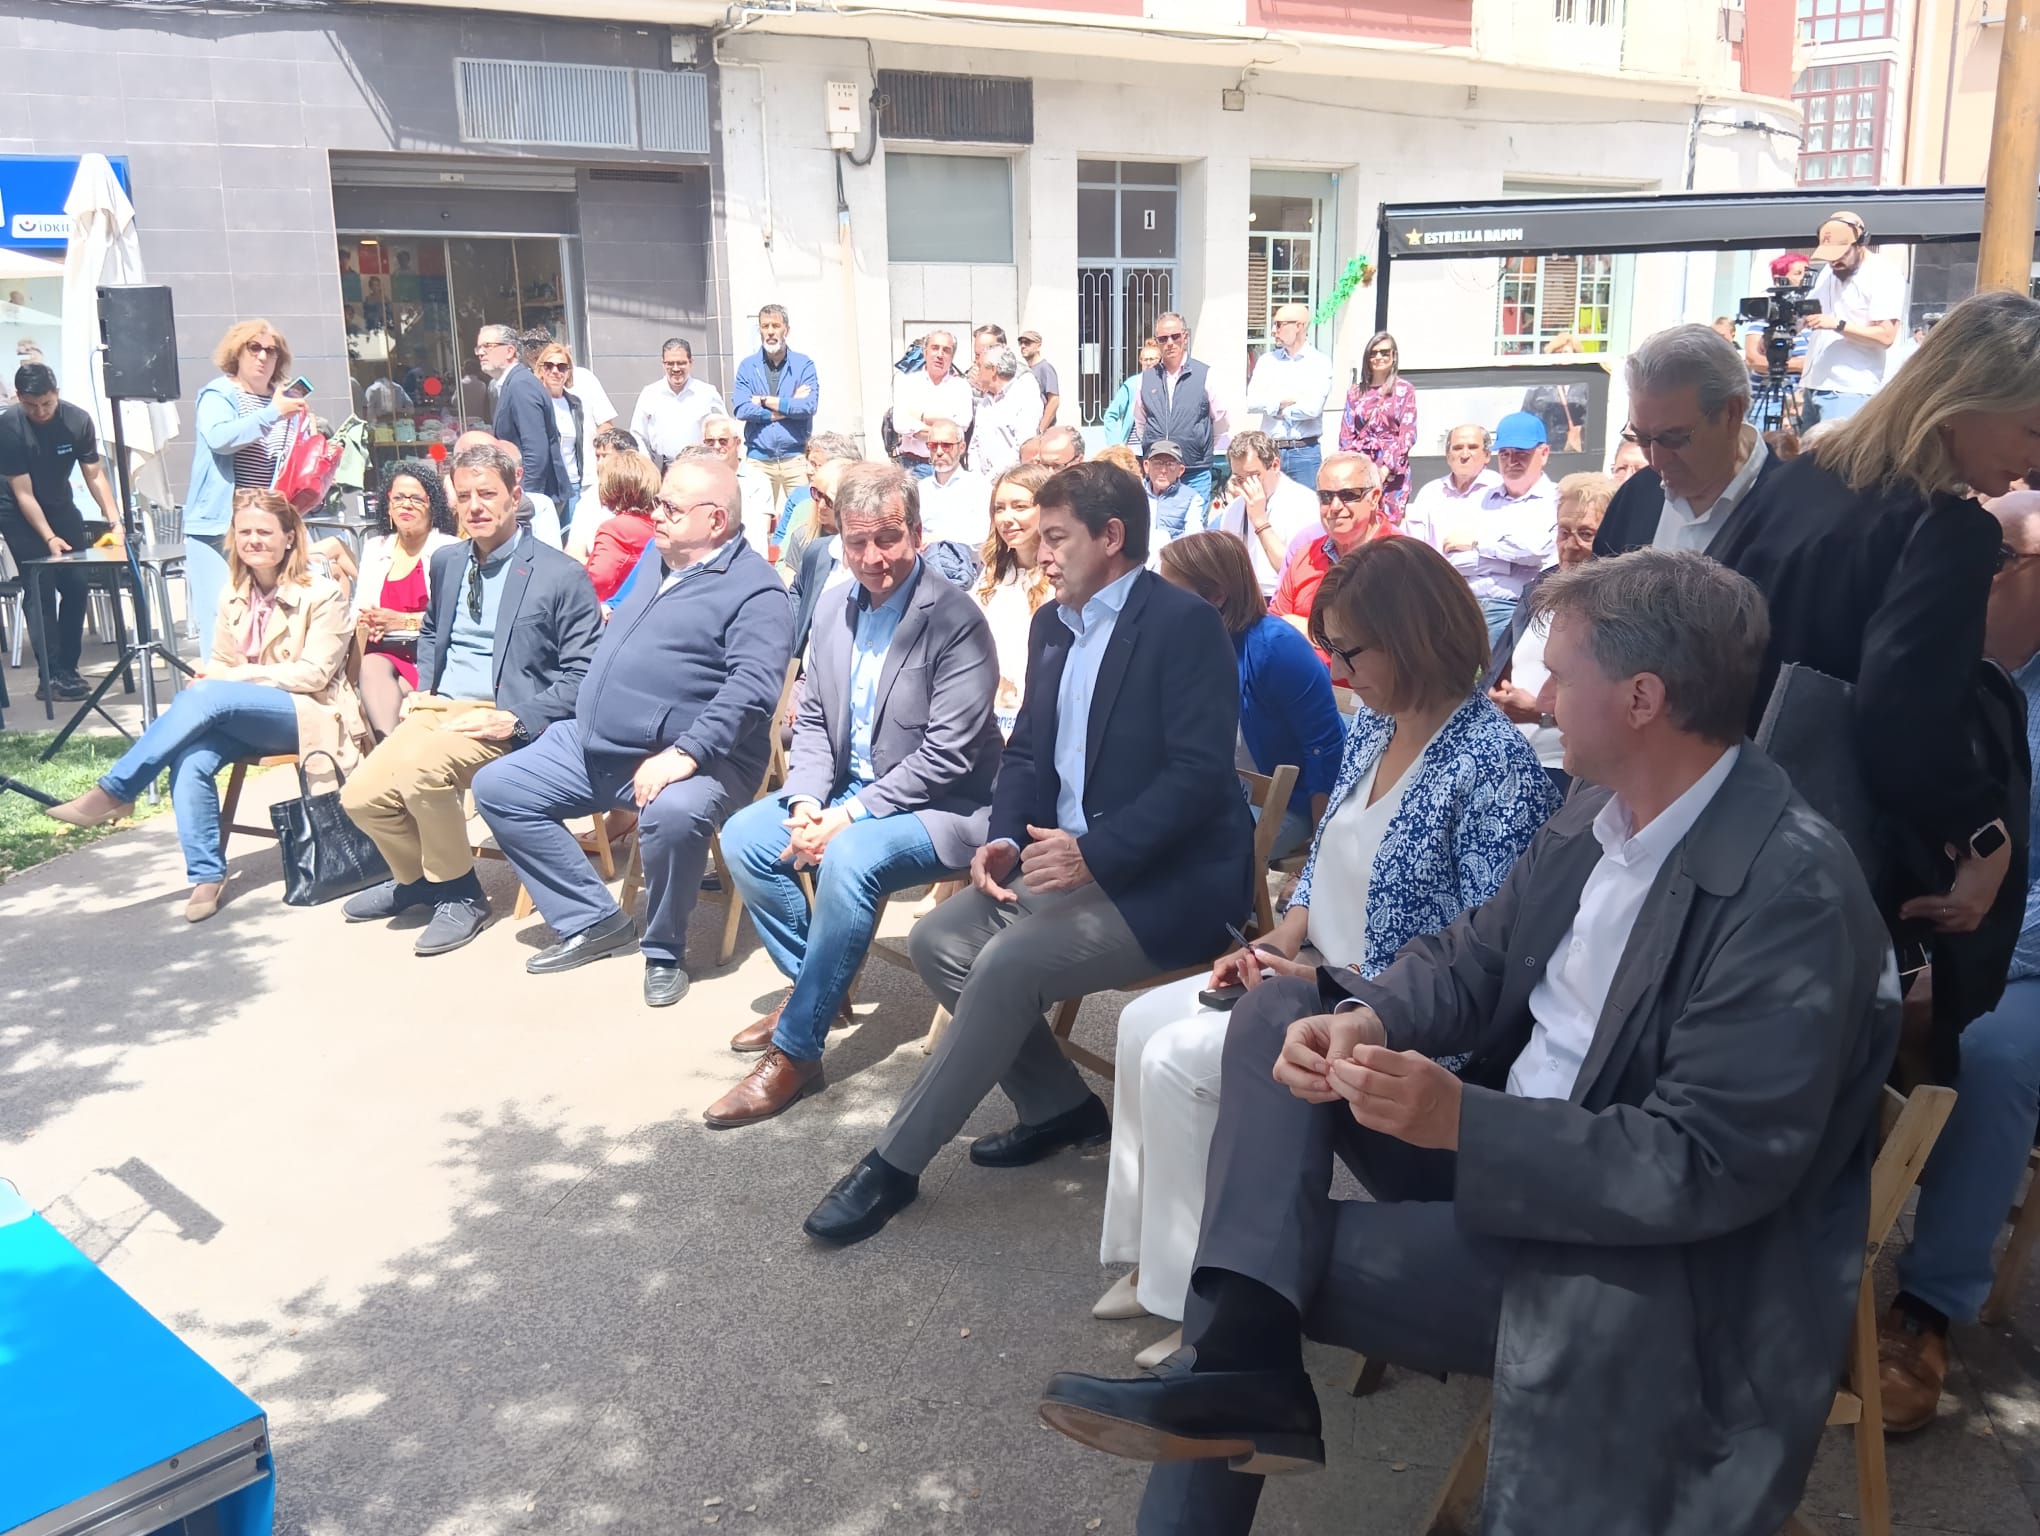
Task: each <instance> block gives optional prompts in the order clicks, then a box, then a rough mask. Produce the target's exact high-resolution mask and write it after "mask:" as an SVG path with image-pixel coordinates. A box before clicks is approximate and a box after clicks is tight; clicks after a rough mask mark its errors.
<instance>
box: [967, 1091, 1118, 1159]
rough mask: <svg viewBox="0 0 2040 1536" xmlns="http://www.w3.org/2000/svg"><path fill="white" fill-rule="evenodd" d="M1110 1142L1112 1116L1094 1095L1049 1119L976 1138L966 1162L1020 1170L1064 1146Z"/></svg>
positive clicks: (1087, 1145)
mask: <svg viewBox="0 0 2040 1536" xmlns="http://www.w3.org/2000/svg"><path fill="white" fill-rule="evenodd" d="M1111 1139H1112V1116H1111V1115H1110V1114H1109V1113H1108V1112H1107V1111H1106V1108H1105V1104H1104V1101H1103V1100H1102V1099H1100V1098H1099V1097H1098V1095H1097V1094H1095V1093H1094V1094H1091V1095H1089V1096H1088V1097H1087V1098H1086V1099H1085V1100H1084V1102H1083V1103H1081V1104H1079V1105H1078V1106H1077V1107H1076V1108H1075V1109H1072V1110H1069V1111H1067V1112H1066V1113H1063V1114H1060V1115H1057V1116H1056V1117H1055V1118H1054V1119H1053V1120H1044V1121H1042V1123H1041V1124H1039V1125H1016V1126H1014V1127H1013V1129H1012V1130H1010V1131H1000V1132H999V1133H998V1134H997V1135H996V1136H980V1137H979V1138H978V1139H977V1140H976V1141H974V1142H972V1143H971V1144H970V1160H971V1161H972V1162H974V1163H976V1164H977V1165H978V1166H979V1167H980V1168H1024V1167H1026V1166H1027V1165H1028V1164H1029V1163H1038V1162H1040V1161H1041V1160H1042V1159H1043V1158H1044V1157H1047V1156H1049V1155H1050V1154H1051V1153H1055V1152H1060V1151H1061V1150H1062V1149H1063V1148H1064V1147H1097V1146H1103V1145H1104V1144H1105V1143H1106V1142H1108V1141H1110V1140H1111Z"/></svg>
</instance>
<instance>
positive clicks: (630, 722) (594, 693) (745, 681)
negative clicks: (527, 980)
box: [474, 459, 793, 1008]
mask: <svg viewBox="0 0 2040 1536" xmlns="http://www.w3.org/2000/svg"><path fill="white" fill-rule="evenodd" d="M739 506H740V501H739V497H738V492H737V479H736V476H735V475H733V474H731V473H730V471H729V468H728V466H726V465H724V464H722V463H720V462H718V461H715V460H710V459H682V460H680V461H678V462H677V463H675V464H674V466H673V467H672V469H670V470H669V471H667V474H666V483H665V486H664V488H663V490H662V492H661V494H660V496H659V500H658V504H657V506H656V508H655V509H654V511H653V514H652V516H653V524H654V533H653V541H654V544H655V545H656V547H657V550H658V555H657V560H656V563H655V562H654V561H653V560H652V559H651V557H649V556H647V559H646V561H645V562H644V568H643V569H642V570H641V572H640V574H639V577H638V579H637V580H636V581H635V583H634V584H633V589H632V593H631V595H630V597H629V598H628V599H627V600H626V601H625V602H624V604H623V606H622V607H621V608H620V609H619V610H618V611H617V613H616V615H615V616H614V617H613V618H612V619H611V620H610V621H609V627H608V629H607V630H606V631H605V632H604V634H603V636H602V643H601V645H600V646H598V647H597V648H596V651H595V660H594V662H593V664H592V665H591V666H590V667H589V669H588V676H587V679H586V680H585V681H584V682H583V683H582V685H581V693H580V698H579V701H578V703H577V706H576V708H575V711H574V718H573V719H571V720H562V721H560V722H559V723H558V724H556V725H554V726H552V727H551V728H549V729H548V730H547V731H546V733H545V734H544V735H543V736H541V737H540V738H539V739H538V740H537V741H536V742H534V743H533V744H532V745H531V746H530V747H528V748H527V749H525V750H524V751H523V752H520V753H517V754H515V755H514V756H513V757H506V758H503V759H501V760H499V761H498V762H495V763H492V764H490V765H489V767H488V768H485V769H484V770H483V771H482V772H480V773H478V774H476V775H475V781H474V791H475V805H476V807H477V808H478V809H479V810H480V811H481V813H482V817H483V819H484V820H485V821H487V822H488V824H489V829H490V830H491V831H492V832H494V833H495V835H496V844H497V846H498V847H499V848H501V849H502V850H503V854H504V856H505V857H506V858H508V859H509V861H510V863H511V865H512V867H513V868H515V869H516V871H517V875H518V878H519V879H521V880H522V881H523V882H524V884H525V887H526V889H528V890H529V891H530V892H531V896H532V900H533V902H534V903H536V905H537V907H538V910H539V912H540V913H541V914H542V915H543V916H544V917H545V920H546V921H547V922H548V923H550V924H551V925H552V929H553V932H554V933H556V934H558V935H559V941H558V942H557V943H555V944H553V945H552V946H551V947H550V948H548V949H543V950H541V951H539V952H538V953H537V954H536V955H533V956H532V957H531V959H530V960H528V961H526V962H525V967H524V968H525V969H526V970H527V971H530V972H531V973H533V974H534V975H547V974H550V973H552V972H554V971H567V970H572V969H573V968H574V967H576V966H579V965H585V964H587V963H588V962H589V961H591V960H599V959H601V958H602V957H603V956H605V955H611V954H615V953H617V952H618V951H619V950H623V949H627V948H629V947H630V946H631V945H632V944H637V945H638V946H639V947H640V948H641V949H643V951H644V956H645V1001H646V1002H647V1003H649V1004H650V1005H651V1006H652V1007H654V1008H663V1007H666V1006H668V1005H670V1004H673V1003H677V1002H678V1001H679V1000H680V998H681V996H682V994H684V993H685V992H686V990H687V972H686V970H685V968H684V967H683V966H682V964H681V962H682V960H683V958H684V951H685V948H686V941H687V919H688V917H689V916H690V915H691V913H692V912H693V909H694V900H695V897H696V895H697V893H698V892H699V891H700V888H701V875H702V869H703V867H704V865H705V864H706V863H707V860H708V843H709V838H710V837H711V836H713V835H714V833H715V830H716V828H717V827H718V826H719V825H721V823H722V819H723V817H724V816H725V815H726V814H727V813H728V812H730V811H731V810H733V809H735V808H736V807H737V806H740V805H744V804H746V803H748V802H749V801H750V799H751V798H752V796H753V795H755V794H756V793H757V791H758V785H759V783H760V782H761V781H762V780H763V778H764V776H765V763H766V758H767V755H768V753H769V751H770V733H771V731H772V729H773V726H774V724H775V721H774V718H773V717H774V714H775V712H776V710H777V707H778V703H779V694H780V689H781V688H782V686H783V685H784V682H785V678H786V663H787V659H788V657H789V656H790V655H791V654H792V652H793V618H792V614H791V613H790V611H789V609H788V604H787V601H786V589H785V587H783V586H781V585H780V582H779V578H778V577H777V576H776V575H774V574H773V571H772V567H771V566H770V565H769V564H767V563H766V560H765V557H764V556H763V555H761V554H759V553H758V552H757V551H756V550H754V549H752V548H751V547H750V546H749V545H748V544H747V543H745V541H744V536H743V528H742V524H741V522H740V521H739V518H738V511H739ZM611 807H633V808H635V809H636V811H637V813H638V849H639V857H640V859H641V860H642V862H643V865H644V872H645V891H646V908H645V928H644V935H643V938H642V940H640V938H639V935H638V931H637V926H636V924H635V923H633V922H632V921H631V916H630V914H629V913H628V912H625V911H623V910H622V909H621V908H620V907H618V906H617V904H616V901H615V899H614V898H613V897H611V896H610V894H609V891H608V888H607V887H606V886H604V885H603V883H602V879H601V877H600V876H599V875H597V874H596V873H595V871H594V870H593V869H592V868H590V867H589V864H588V858H587V855H586V854H584V853H583V852H582V851H581V848H580V845H579V844H578V843H577V842H576V841H575V840H574V837H573V834H572V833H570V832H568V831H567V829H566V827H565V826H564V825H563V823H564V822H565V821H566V819H567V818H568V817H571V816H587V815H591V814H593V815H599V814H601V813H603V812H605V811H607V810H609V809H610V808H611Z"/></svg>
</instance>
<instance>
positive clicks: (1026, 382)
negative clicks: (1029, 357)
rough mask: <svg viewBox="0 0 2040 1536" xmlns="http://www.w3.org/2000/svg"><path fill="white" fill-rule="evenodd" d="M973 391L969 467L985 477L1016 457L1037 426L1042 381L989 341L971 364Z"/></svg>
mask: <svg viewBox="0 0 2040 1536" xmlns="http://www.w3.org/2000/svg"><path fill="white" fill-rule="evenodd" d="M970 382H971V385H972V387H973V388H975V389H976V390H977V394H978V398H977V413H976V420H975V421H974V423H973V424H972V427H971V437H970V467H971V469H972V470H973V471H974V472H975V473H977V474H980V475H983V476H984V477H985V478H986V479H987V480H993V479H996V478H997V477H998V476H1000V475H1002V474H1004V473H1005V472H1006V471H1007V470H1009V469H1011V468H1012V467H1013V466H1014V465H1015V464H1018V463H1019V462H1020V445H1021V444H1022V443H1024V442H1025V441H1026V440H1027V439H1028V438H1030V437H1032V436H1033V435H1034V433H1035V431H1036V429H1037V428H1039V427H1040V425H1041V386H1040V385H1038V384H1036V383H1035V382H1034V375H1033V374H1031V373H1029V372H1028V371H1027V369H1026V367H1025V366H1024V365H1023V364H1022V363H1021V361H1020V359H1019V357H1018V356H1016V355H1015V354H1014V351H1013V349H1012V348H1011V347H1009V346H1007V345H1005V344H1004V343H1003V342H994V343H993V344H992V345H991V346H989V347H987V348H986V349H985V354H984V356H983V357H982V358H981V359H980V360H979V361H978V364H977V366H976V367H974V368H973V369H971V379H970Z"/></svg>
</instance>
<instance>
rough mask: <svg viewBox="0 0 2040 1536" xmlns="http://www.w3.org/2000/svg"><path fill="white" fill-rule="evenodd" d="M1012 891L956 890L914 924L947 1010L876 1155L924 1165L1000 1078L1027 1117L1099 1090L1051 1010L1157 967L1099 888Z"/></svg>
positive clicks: (925, 973) (926, 974)
mask: <svg viewBox="0 0 2040 1536" xmlns="http://www.w3.org/2000/svg"><path fill="white" fill-rule="evenodd" d="M1007 889H1008V890H1010V891H1012V892H1013V894H1014V896H1015V897H1017V898H1018V899H1017V900H1016V901H1015V902H1014V903H1013V904H1012V905H1011V906H1003V905H1001V904H1000V903H998V902H996V901H993V900H992V899H991V898H990V897H988V896H983V895H980V894H979V893H978V892H977V891H976V890H975V889H967V890H962V891H959V892H957V894H956V895H954V896H952V897H950V898H949V900H947V901H945V902H943V903H942V905H940V906H939V907H937V908H936V909H935V910H934V911H933V912H930V913H929V914H928V915H927V916H926V917H924V918H922V919H921V920H920V921H919V922H918V923H916V924H915V925H914V930H913V933H912V935H911V937H910V938H909V940H908V946H907V947H908V949H909V950H910V951H911V952H912V954H913V958H914V969H915V970H917V971H919V972H920V973H921V980H922V981H924V982H926V983H927V985H928V990H929V991H931V992H933V993H934V994H935V997H936V999H937V1001H939V1002H940V1003H941V1004H942V1005H943V1006H944V1007H945V1008H947V1009H948V1010H949V1012H950V1015H951V1023H950V1025H949V1028H948V1029H946V1030H944V1031H943V1033H942V1043H941V1044H940V1045H938V1046H936V1047H935V1054H934V1055H933V1056H931V1057H929V1058H928V1065H927V1066H926V1067H924V1068H923V1069H922V1071H921V1075H920V1077H919V1078H917V1079H916V1080H915V1082H914V1086H913V1087H911V1088H909V1089H908V1090H907V1096H906V1097H905V1098H904V1099H902V1100H901V1101H900V1107H899V1108H898V1109H897V1110H895V1111H894V1112H893V1117H892V1123H891V1124H889V1125H888V1126H886V1128H885V1134H884V1135H882V1136H881V1137H879V1139H878V1153H879V1156H881V1157H883V1158H884V1159H885V1160H886V1161H887V1162H889V1163H891V1164H892V1165H893V1166H894V1167H895V1168H899V1169H903V1170H904V1171H906V1172H908V1173H914V1174H918V1173H919V1172H920V1171H921V1170H922V1169H924V1168H926V1167H927V1166H928V1164H929V1163H930V1162H931V1161H932V1160H933V1159H934V1156H935V1154H936V1153H937V1152H938V1151H940V1150H941V1148H942V1145H943V1143H945V1142H946V1141H948V1140H949V1139H950V1137H952V1136H954V1135H955V1134H956V1133H957V1132H958V1131H960V1130H962V1129H963V1122H964V1121H966V1120H968V1119H969V1118H970V1116H971V1112H972V1111H973V1110H975V1109H976V1108H977V1107H978V1105H979V1104H980V1103H981V1102H982V1101H983V1099H984V1096H985V1095H986V1094H988V1093H990V1092H991V1091H992V1089H993V1087H994V1086H997V1087H999V1088H1003V1089H1004V1090H1005V1092H1006V1097H1007V1098H1009V1099H1011V1100H1012V1101H1013V1107H1014V1108H1015V1109H1016V1110H1018V1111H1019V1112H1020V1123H1021V1124H1022V1125H1039V1124H1041V1122H1042V1121H1044V1120H1052V1119H1054V1118H1055V1117H1056V1116H1057V1115H1060V1114H1065V1113H1067V1112H1068V1111H1070V1110H1073V1109H1075V1108H1076V1107H1077V1106H1078V1105H1080V1104H1082V1103H1083V1102H1084V1099H1085V1097H1086V1096H1087V1095H1088V1094H1089V1093H1090V1091H1091V1090H1090V1089H1089V1088H1088V1087H1087V1086H1085V1083H1084V1079H1083V1077H1082V1076H1081V1075H1080V1074H1079V1073H1078V1071H1077V1069H1076V1068H1075V1067H1074V1066H1073V1065H1071V1063H1070V1060H1069V1058H1068V1057H1067V1056H1065V1055H1063V1053H1062V1047H1061V1046H1060V1045H1058V1044H1057V1043H1056V1039H1055V1036H1054V1034H1052V1033H1051V1032H1050V1030H1049V1027H1048V1021H1047V1019H1046V1018H1045V1017H1044V1015H1045V1014H1046V1013H1047V1012H1048V1010H1049V1008H1050V1007H1051V1006H1052V1005H1053V1004H1055V1003H1058V1002H1061V1001H1062V1000H1063V999H1065V998H1071V997H1082V996H1083V995H1084V994H1085V993H1087V992H1103V991H1110V990H1113V989H1115V988H1119V987H1126V986H1131V985H1133V984H1134V983H1135V982H1137V981H1141V980H1143V979H1145V978H1146V977H1149V976H1152V975H1153V974H1154V973H1155V967H1154V962H1153V961H1151V960H1149V959H1148V957H1147V956H1146V955H1144V954H1143V953H1141V948H1140V943H1139V941H1138V940H1136V939H1135V938H1134V936H1133V930H1132V929H1130V928H1128V927H1127V926H1126V919H1125V918H1123V917H1121V916H1120V915H1119V909H1118V908H1117V907H1115V906H1113V905H1112V900H1111V898H1110V897H1108V896H1107V895H1106V894H1105V893H1104V892H1103V891H1101V890H1100V889H1099V888H1098V887H1097V886H1096V885H1087V886H1084V887H1082V888H1081V889H1078V890H1074V891H1058V892H1055V893H1054V894H1052V895H1045V896H1044V895H1037V894H1035V893H1034V892H1032V891H1029V890H1028V889H1027V881H1026V879H1025V877H1019V878H1015V879H1014V880H1011V881H1009V882H1008V883H1007Z"/></svg>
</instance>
